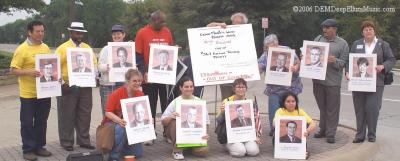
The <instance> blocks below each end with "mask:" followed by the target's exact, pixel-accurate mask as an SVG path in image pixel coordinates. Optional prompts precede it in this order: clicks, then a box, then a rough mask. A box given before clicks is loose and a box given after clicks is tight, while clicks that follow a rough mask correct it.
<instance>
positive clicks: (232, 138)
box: [225, 99, 256, 143]
mask: <svg viewBox="0 0 400 161" xmlns="http://www.w3.org/2000/svg"><path fill="white" fill-rule="evenodd" d="M225 120H226V121H225V123H226V133H227V138H228V143H238V142H245V141H254V140H256V129H255V126H254V125H255V123H254V111H253V101H252V100H250V99H248V100H240V101H228V102H226V103H225Z"/></svg>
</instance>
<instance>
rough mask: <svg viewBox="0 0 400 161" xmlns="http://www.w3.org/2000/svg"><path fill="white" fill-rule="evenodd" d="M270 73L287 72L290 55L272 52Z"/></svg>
mask: <svg viewBox="0 0 400 161" xmlns="http://www.w3.org/2000/svg"><path fill="white" fill-rule="evenodd" d="M271 56H272V58H271V66H270V71H276V72H289V66H290V59H291V53H285V52H279V51H272V55H271Z"/></svg>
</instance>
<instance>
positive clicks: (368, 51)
mask: <svg viewBox="0 0 400 161" xmlns="http://www.w3.org/2000/svg"><path fill="white" fill-rule="evenodd" d="M377 42H378V39H377V38H376V36H375V37H374V40H372V42H371V45H370V46H368V44H367V42H365V39H364V44H365V54H372V52H373V51H374V49H375V45H376V43H377Z"/></svg>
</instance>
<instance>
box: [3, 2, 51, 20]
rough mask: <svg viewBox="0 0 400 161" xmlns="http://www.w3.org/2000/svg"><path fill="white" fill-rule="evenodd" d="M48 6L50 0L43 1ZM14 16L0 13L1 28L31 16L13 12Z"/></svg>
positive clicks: (21, 12)
mask: <svg viewBox="0 0 400 161" xmlns="http://www.w3.org/2000/svg"><path fill="white" fill-rule="evenodd" d="M43 1H44V2H45V3H46V4H49V3H50V0H43ZM11 13H12V15H7V14H5V13H0V26H3V25H5V24H7V23H10V22H14V21H15V20H18V19H25V18H27V17H29V16H30V14H28V13H26V12H25V11H14V12H11Z"/></svg>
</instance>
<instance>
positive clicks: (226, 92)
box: [207, 12, 249, 100]
mask: <svg viewBox="0 0 400 161" xmlns="http://www.w3.org/2000/svg"><path fill="white" fill-rule="evenodd" d="M248 21H249V19H248V18H247V16H246V14H244V13H242V12H237V13H234V14H232V16H231V22H232V25H240V24H247V22H248ZM216 26H221V27H222V28H226V26H227V25H226V23H224V22H211V23H209V24H208V25H207V27H216ZM219 87H220V90H221V98H222V100H224V99H225V98H228V97H229V96H231V95H233V94H234V93H233V91H232V84H221V85H219Z"/></svg>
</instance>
